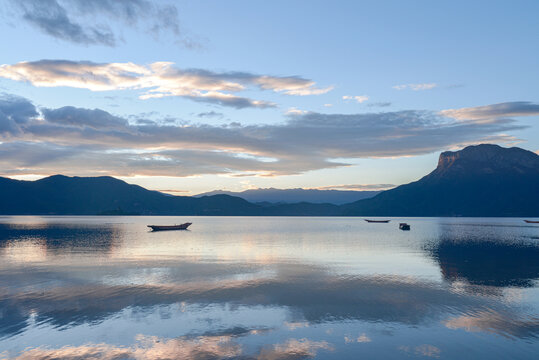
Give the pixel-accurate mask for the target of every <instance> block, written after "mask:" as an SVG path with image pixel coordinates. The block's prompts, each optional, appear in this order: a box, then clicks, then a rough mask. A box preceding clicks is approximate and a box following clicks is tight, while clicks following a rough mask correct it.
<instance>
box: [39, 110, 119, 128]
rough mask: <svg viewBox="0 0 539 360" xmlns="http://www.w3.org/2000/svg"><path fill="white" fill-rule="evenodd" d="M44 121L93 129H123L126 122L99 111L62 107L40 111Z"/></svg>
mask: <svg viewBox="0 0 539 360" xmlns="http://www.w3.org/2000/svg"><path fill="white" fill-rule="evenodd" d="M41 112H42V113H43V116H44V118H45V120H46V121H49V122H51V123H56V124H61V125H69V126H78V127H84V126H89V127H92V128H94V129H114V128H125V127H126V126H127V121H126V120H125V119H122V118H120V117H117V116H114V115H111V114H109V113H108V112H106V111H103V110H100V109H93V110H90V109H81V108H76V107H73V106H64V107H62V108H59V109H42V110H41Z"/></svg>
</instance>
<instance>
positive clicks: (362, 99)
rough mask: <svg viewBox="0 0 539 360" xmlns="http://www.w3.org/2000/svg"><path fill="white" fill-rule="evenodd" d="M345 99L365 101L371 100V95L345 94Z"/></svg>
mask: <svg viewBox="0 0 539 360" xmlns="http://www.w3.org/2000/svg"><path fill="white" fill-rule="evenodd" d="M342 98H343V100H354V101H356V102H358V103H360V104H361V103H364V102H365V101H367V100H369V97H368V96H367V95H355V96H352V95H344V96H343V97H342Z"/></svg>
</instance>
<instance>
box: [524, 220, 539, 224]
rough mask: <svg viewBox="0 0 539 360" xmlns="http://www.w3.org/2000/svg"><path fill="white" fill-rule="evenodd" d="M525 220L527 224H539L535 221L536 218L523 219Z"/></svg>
mask: <svg viewBox="0 0 539 360" xmlns="http://www.w3.org/2000/svg"><path fill="white" fill-rule="evenodd" d="M524 221H525V222H527V223H528V224H539V221H536V220H524Z"/></svg>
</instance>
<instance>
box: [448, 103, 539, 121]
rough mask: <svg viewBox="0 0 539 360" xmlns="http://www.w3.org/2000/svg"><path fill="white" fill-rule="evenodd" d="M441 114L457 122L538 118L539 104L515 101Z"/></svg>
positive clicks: (449, 110)
mask: <svg viewBox="0 0 539 360" xmlns="http://www.w3.org/2000/svg"><path fill="white" fill-rule="evenodd" d="M440 114H441V115H443V116H447V117H451V118H454V119H457V120H489V119H499V118H504V117H514V116H536V115H539V104H534V103H532V102H529V101H513V102H505V103H499V104H492V105H486V106H476V107H468V108H461V109H448V110H442V111H440Z"/></svg>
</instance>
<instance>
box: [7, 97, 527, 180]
mask: <svg viewBox="0 0 539 360" xmlns="http://www.w3.org/2000/svg"><path fill="white" fill-rule="evenodd" d="M524 128H525V126H522V125H519V124H517V123H516V122H515V120H511V119H506V118H504V119H499V120H495V121H492V122H488V123H477V122H462V121H457V120H455V119H451V118H447V117H441V116H440V115H439V114H437V113H435V112H430V111H413V110H408V111H398V112H386V113H366V114H320V113H313V112H309V113H300V114H295V115H293V116H289V117H286V118H285V121H284V122H281V123H274V124H258V125H242V124H240V123H231V124H228V125H225V126H223V125H218V126H214V125H210V124H190V123H181V124H178V125H177V124H175V123H170V122H166V121H162V122H161V121H155V122H142V123H141V122H136V123H129V122H128V121H127V120H126V119H124V118H122V117H119V116H115V115H113V114H110V113H108V112H106V111H103V110H100V109H83V108H76V107H72V106H66V107H61V108H58V109H50V108H42V109H37V108H36V107H35V106H34V105H33V104H32V103H31V102H30V101H28V100H26V99H23V98H17V97H13V96H5V97H3V98H0V141H1V142H2V143H1V144H0V171H1V172H2V173H4V174H8V173H9V174H12V175H15V174H30V173H31V174H50V173H65V174H66V175H96V174H108V175H113V176H130V175H136V174H139V175H163V176H191V175H201V174H230V175H235V176H237V175H242V174H245V173H248V174H258V175H260V176H277V175H290V174H301V173H304V172H307V171H311V170H318V169H327V168H335V167H340V166H346V165H348V164H349V162H348V161H344V160H343V159H358V158H369V157H395V156H411V155H421V154H427V153H432V152H434V151H440V150H445V149H447V148H452V147H456V146H459V145H462V144H472V143H480V142H486V141H488V142H505V141H511V140H513V138H512V137H511V136H509V135H507V133H508V132H509V131H511V130H517V129H524ZM383 185H388V184H383ZM343 186H344V185H343ZM347 186H351V187H354V186H359V185H347ZM361 186H363V185H361Z"/></svg>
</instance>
